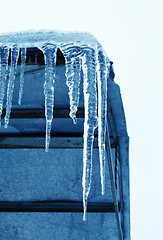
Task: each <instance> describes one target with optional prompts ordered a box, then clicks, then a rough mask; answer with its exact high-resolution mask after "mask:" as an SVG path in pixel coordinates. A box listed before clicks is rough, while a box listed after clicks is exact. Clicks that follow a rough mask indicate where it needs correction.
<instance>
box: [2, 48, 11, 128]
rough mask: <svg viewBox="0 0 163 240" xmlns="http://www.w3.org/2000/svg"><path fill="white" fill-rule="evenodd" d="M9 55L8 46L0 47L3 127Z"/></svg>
mask: <svg viewBox="0 0 163 240" xmlns="http://www.w3.org/2000/svg"><path fill="white" fill-rule="evenodd" d="M8 55H9V49H8V47H7V46H2V47H0V125H1V115H2V110H3V101H4V95H5V88H6V78H7V69H8Z"/></svg>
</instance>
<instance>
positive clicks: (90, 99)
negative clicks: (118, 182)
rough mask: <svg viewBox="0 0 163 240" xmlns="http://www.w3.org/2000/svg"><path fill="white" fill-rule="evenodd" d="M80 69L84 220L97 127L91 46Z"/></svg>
mask: <svg viewBox="0 0 163 240" xmlns="http://www.w3.org/2000/svg"><path fill="white" fill-rule="evenodd" d="M84 52H85V54H84V56H83V59H82V69H83V78H84V86H83V89H84V107H85V122H84V147H83V207H84V215H83V220H84V221H85V220H86V213H87V199H88V195H89V192H90V187H91V175H92V150H93V140H94V130H95V128H96V127H97V90H96V54H95V50H94V49H92V48H86V49H84Z"/></svg>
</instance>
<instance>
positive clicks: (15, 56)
mask: <svg viewBox="0 0 163 240" xmlns="http://www.w3.org/2000/svg"><path fill="white" fill-rule="evenodd" d="M18 56H19V48H18V47H17V45H14V46H13V47H12V49H11V66H10V72H9V81H8V88H7V103H6V115H5V128H7V126H8V123H9V119H10V112H11V107H12V97H13V91H14V84H15V73H16V66H17V61H18Z"/></svg>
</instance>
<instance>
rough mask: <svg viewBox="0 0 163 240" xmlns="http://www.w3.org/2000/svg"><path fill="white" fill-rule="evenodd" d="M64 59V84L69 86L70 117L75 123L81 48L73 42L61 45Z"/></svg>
mask: <svg viewBox="0 0 163 240" xmlns="http://www.w3.org/2000/svg"><path fill="white" fill-rule="evenodd" d="M62 52H63V54H64V57H65V61H66V79H67V81H66V84H67V86H68V88H69V98H70V117H71V118H72V119H73V122H74V124H76V123H77V118H76V112H77V108H78V105H79V87H80V80H81V53H82V52H81V48H80V47H79V46H76V45H75V44H73V43H72V44H66V45H65V46H63V47H62Z"/></svg>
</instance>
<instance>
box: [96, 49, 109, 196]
mask: <svg viewBox="0 0 163 240" xmlns="http://www.w3.org/2000/svg"><path fill="white" fill-rule="evenodd" d="M97 57H98V59H97V61H98V69H97V74H98V146H99V159H100V175H101V186H102V195H104V194H105V132H106V111H107V64H106V56H105V54H104V52H103V51H102V50H99V51H98V56H97Z"/></svg>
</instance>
